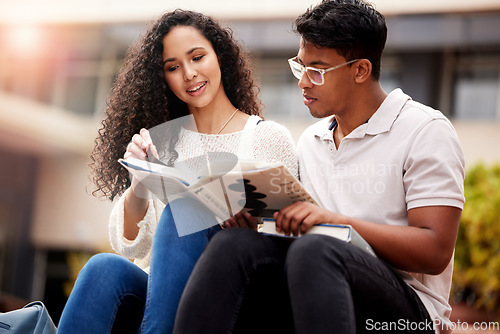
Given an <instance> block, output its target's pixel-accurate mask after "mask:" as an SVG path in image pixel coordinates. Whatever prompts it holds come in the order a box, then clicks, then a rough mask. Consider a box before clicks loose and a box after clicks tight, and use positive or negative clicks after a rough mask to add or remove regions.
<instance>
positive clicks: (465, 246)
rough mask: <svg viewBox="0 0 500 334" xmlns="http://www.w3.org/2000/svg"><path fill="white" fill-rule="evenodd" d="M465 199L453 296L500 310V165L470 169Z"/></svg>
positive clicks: (457, 250)
mask: <svg viewBox="0 0 500 334" xmlns="http://www.w3.org/2000/svg"><path fill="white" fill-rule="evenodd" d="M465 199H466V202H465V206H464V210H463V212H462V217H461V219H460V229H459V232H458V238H457V245H456V249H455V268H454V273H453V289H452V297H453V298H455V300H460V299H462V300H465V301H468V302H469V303H471V304H472V305H473V306H474V307H476V308H478V309H484V310H488V311H494V312H499V313H500V165H493V166H484V165H483V164H478V165H475V166H474V167H472V168H471V169H469V170H468V171H467V173H466V177H465Z"/></svg>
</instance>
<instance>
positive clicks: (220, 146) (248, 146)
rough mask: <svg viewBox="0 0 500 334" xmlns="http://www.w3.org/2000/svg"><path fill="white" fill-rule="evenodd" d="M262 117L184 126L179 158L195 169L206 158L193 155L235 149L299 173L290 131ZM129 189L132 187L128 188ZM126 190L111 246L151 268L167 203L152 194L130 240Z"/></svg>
mask: <svg viewBox="0 0 500 334" xmlns="http://www.w3.org/2000/svg"><path fill="white" fill-rule="evenodd" d="M259 120H260V117H258V116H250V118H249V119H248V121H247V123H246V125H245V127H244V129H243V130H242V131H238V132H234V133H228V134H221V135H212V134H202V133H198V132H193V131H189V130H186V129H185V128H182V129H181V132H180V134H179V141H178V143H177V145H176V151H177V152H178V154H179V157H178V158H177V160H176V161H179V162H180V161H190V162H191V164H192V165H191V166H189V168H190V169H191V170H192V171H193V172H196V171H197V170H199V169H201V168H202V167H204V166H202V165H199V166H197V165H196V161H199V162H202V161H203V160H196V159H190V158H194V157H199V156H202V155H204V154H206V153H207V152H221V155H224V153H226V154H227V153H232V154H236V155H237V156H238V158H239V159H255V160H260V161H267V162H270V163H273V162H281V163H283V164H284V165H285V166H286V167H287V168H288V170H289V171H290V172H291V173H292V174H293V175H295V176H297V175H298V163H297V155H296V151H295V144H294V142H293V139H292V137H291V135H290V132H289V131H288V130H287V129H286V128H285V127H284V126H282V125H280V124H278V123H276V122H273V121H263V122H260V123H259V122H258V121H259ZM257 123H258V124H257ZM189 159H190V160H189ZM128 191H131V189H130V188H129V189H127V190H126V192H128ZM126 192H125V193H124V194H123V195H122V196H121V197H120V198H119V199H118V201H117V202H116V204H115V205H114V207H113V210H112V211H111V215H110V218H109V238H110V242H111V246H112V247H113V249H114V250H115V251H116V252H117V253H119V254H121V255H123V256H125V257H127V258H131V259H134V262H135V263H136V264H137V265H138V266H139V267H141V268H142V269H144V270H145V271H149V265H150V259H151V246H152V243H153V236H154V233H155V230H156V225H157V224H158V220H159V219H160V216H161V214H162V212H163V209H164V208H165V204H163V203H162V202H161V201H160V200H158V198H156V196H154V195H153V194H150V199H149V207H148V210H147V212H146V214H145V216H144V219H143V220H141V221H140V222H139V223H138V226H139V233H138V235H137V237H136V238H135V240H127V239H125V238H124V236H123V230H124V200H125V195H126Z"/></svg>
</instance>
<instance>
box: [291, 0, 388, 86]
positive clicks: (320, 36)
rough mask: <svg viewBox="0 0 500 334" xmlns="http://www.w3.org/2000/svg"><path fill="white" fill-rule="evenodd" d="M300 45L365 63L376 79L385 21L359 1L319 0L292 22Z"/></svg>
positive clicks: (378, 72) (369, 6)
mask: <svg viewBox="0 0 500 334" xmlns="http://www.w3.org/2000/svg"><path fill="white" fill-rule="evenodd" d="M294 31H295V32H297V33H299V34H300V35H301V37H302V38H303V40H304V41H306V42H307V43H312V44H314V45H317V46H320V47H327V48H332V49H335V50H336V51H337V52H338V53H339V54H340V55H341V56H343V57H344V58H346V60H347V61H349V60H353V59H368V60H369V61H370V62H371V63H372V77H373V79H375V80H379V79H380V58H381V57H382V51H383V50H384V47H385V42H386V40H387V26H386V23H385V18H384V16H383V15H382V14H380V13H379V12H378V11H377V10H375V8H374V7H373V6H372V5H371V4H369V3H367V2H365V1H363V0H323V1H322V2H321V3H320V4H319V5H317V6H315V7H312V8H309V9H308V10H307V11H306V12H305V13H304V14H302V15H300V16H299V17H298V18H297V19H296V20H295V27H294Z"/></svg>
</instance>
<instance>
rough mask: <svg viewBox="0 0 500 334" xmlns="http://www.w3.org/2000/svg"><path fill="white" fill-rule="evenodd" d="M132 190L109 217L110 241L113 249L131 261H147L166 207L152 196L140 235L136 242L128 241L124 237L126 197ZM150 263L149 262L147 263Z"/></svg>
mask: <svg viewBox="0 0 500 334" xmlns="http://www.w3.org/2000/svg"><path fill="white" fill-rule="evenodd" d="M128 191H132V190H131V189H130V188H129V189H127V190H126V191H125V193H124V194H123V195H122V196H121V197H120V198H119V199H118V201H117V202H116V204H115V205H114V207H113V209H112V211H111V215H110V217H109V239H110V243H111V247H113V249H114V250H115V251H116V252H117V253H119V254H121V255H123V256H125V257H127V258H130V259H137V260H140V259H146V258H148V257H149V255H150V253H151V246H152V243H153V235H154V232H155V229H156V225H157V224H158V220H159V218H160V215H161V213H162V212H163V209H164V207H165V205H164V204H163V203H162V202H160V201H159V200H158V199H157V198H156V197H155V196H153V195H152V194H150V198H149V205H148V210H147V212H146V214H145V215H144V219H143V220H141V221H140V222H139V223H138V224H137V225H138V226H139V233H138V234H137V237H136V238H135V239H134V240H128V239H126V238H125V237H124V236H123V232H124V223H125V219H124V210H125V196H126V194H127V192H128ZM147 262H148V261H147Z"/></svg>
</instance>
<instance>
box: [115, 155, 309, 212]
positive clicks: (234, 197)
mask: <svg viewBox="0 0 500 334" xmlns="http://www.w3.org/2000/svg"><path fill="white" fill-rule="evenodd" d="M119 162H120V164H122V165H123V166H124V167H125V168H126V169H127V170H128V171H129V172H130V173H131V174H132V175H134V176H135V177H136V178H137V179H138V180H139V181H140V182H141V183H142V184H143V185H144V186H145V187H146V188H147V189H149V190H150V191H151V192H153V193H154V194H155V195H156V196H157V197H158V198H159V199H160V200H161V201H163V202H164V203H165V204H166V203H168V202H170V201H172V200H173V199H175V198H178V197H189V198H192V199H197V200H199V201H200V202H201V203H203V204H204V205H205V206H206V207H207V208H208V209H209V210H210V211H211V212H212V213H213V214H214V215H215V216H216V217H218V218H219V219H220V220H222V221H225V220H227V219H229V218H230V217H231V216H233V215H234V214H236V213H237V212H239V211H241V210H245V211H248V212H249V213H250V214H252V215H253V216H254V217H272V216H273V213H274V212H275V211H278V210H280V209H282V208H284V207H285V206H288V205H290V204H292V203H294V202H297V201H307V202H311V203H314V204H316V205H317V202H316V201H315V200H314V198H313V197H312V196H311V195H309V193H308V192H307V191H306V190H305V189H304V188H303V186H302V185H301V184H300V182H299V181H298V180H297V179H296V178H295V176H293V175H292V174H291V173H290V172H289V171H288V170H287V169H286V167H285V166H283V165H282V164H269V163H266V162H261V161H245V160H220V161H211V162H209V163H208V165H207V166H208V169H207V170H204V171H203V172H202V173H201V174H200V175H195V174H193V173H190V172H189V169H188V168H182V165H181V166H180V167H181V168H179V167H177V166H176V167H169V166H166V165H164V164H162V163H161V162H158V161H157V162H149V161H144V160H140V159H135V158H128V159H126V160H124V159H120V160H119Z"/></svg>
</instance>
